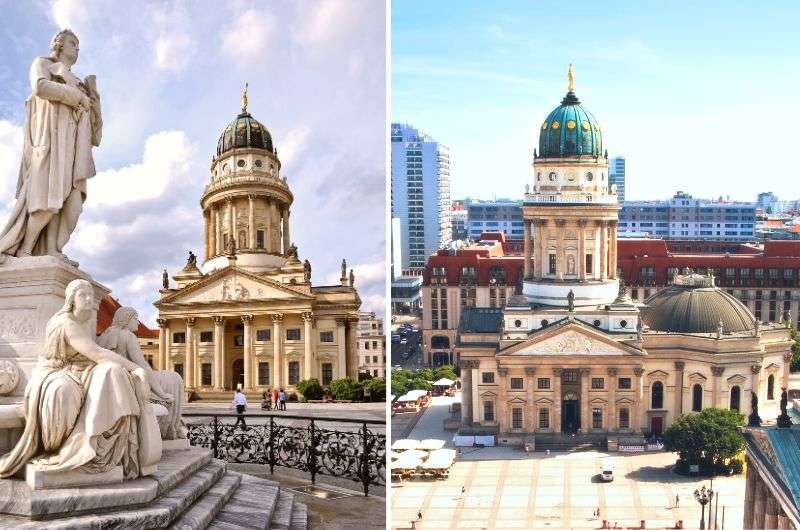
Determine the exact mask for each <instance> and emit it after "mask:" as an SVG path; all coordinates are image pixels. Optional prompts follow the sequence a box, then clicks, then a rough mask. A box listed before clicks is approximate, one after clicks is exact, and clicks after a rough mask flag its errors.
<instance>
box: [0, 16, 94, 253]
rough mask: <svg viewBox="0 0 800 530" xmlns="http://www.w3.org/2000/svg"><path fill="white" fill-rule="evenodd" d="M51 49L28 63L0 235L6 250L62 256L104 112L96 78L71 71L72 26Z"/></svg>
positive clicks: (83, 195)
mask: <svg viewBox="0 0 800 530" xmlns="http://www.w3.org/2000/svg"><path fill="white" fill-rule="evenodd" d="M51 49H52V55H51V56H48V57H38V58H36V59H35V60H34V61H33V64H32V65H31V68H30V85H31V95H30V97H29V98H28V100H27V101H26V103H25V110H26V112H25V127H24V137H23V152H22V163H21V164H20V170H19V178H18V181H17V190H16V197H17V201H16V204H15V205H14V208H13V210H12V212H11V215H10V216H9V220H8V223H7V225H6V226H5V228H4V229H3V232H2V234H1V235H0V254H4V255H11V256H20V257H23V256H28V255H45V254H49V255H53V256H59V257H61V256H63V254H62V249H63V248H64V245H65V244H66V243H67V241H68V240H69V237H70V235H71V234H72V231H73V230H74V229H75V225H76V224H77V222H78V217H79V215H80V213H81V210H82V208H83V206H82V205H83V201H84V200H85V198H86V179H88V178H90V177H92V176H94V174H95V166H94V161H93V159H92V146H97V145H100V137H101V131H102V118H101V113H100V96H99V94H98V93H97V89H96V86H95V80H94V76H89V77H87V78H86V79H85V80H83V81H81V80H80V79H79V78H78V77H77V76H76V75H75V74H73V73H72V71H71V70H70V68H71V66H72V65H73V64H74V63H75V61H76V60H77V58H78V39H77V37H76V36H75V34H74V33H72V32H71V31H69V30H64V31H62V32H59V33H57V34H56V36H55V37H53V42H52V44H51ZM1 259H2V256H0V260H1Z"/></svg>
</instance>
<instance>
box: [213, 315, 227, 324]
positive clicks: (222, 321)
mask: <svg viewBox="0 0 800 530" xmlns="http://www.w3.org/2000/svg"><path fill="white" fill-rule="evenodd" d="M211 319H212V320H213V321H214V324H216V325H217V326H222V325H223V324H225V317H221V316H219V315H214V316H212V317H211Z"/></svg>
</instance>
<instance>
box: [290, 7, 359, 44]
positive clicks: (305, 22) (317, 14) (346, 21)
mask: <svg viewBox="0 0 800 530" xmlns="http://www.w3.org/2000/svg"><path fill="white" fill-rule="evenodd" d="M358 4H359V3H358V2H355V1H352V0H347V1H344V0H326V1H323V2H313V3H311V4H307V5H305V6H304V7H305V9H302V11H304V13H305V16H303V17H301V18H300V20H301V23H300V25H299V27H298V30H297V32H296V33H295V39H296V40H297V41H299V42H300V43H301V44H304V45H307V46H315V47H319V48H321V47H324V46H327V45H330V44H332V43H334V42H335V41H337V40H339V39H341V38H342V37H345V36H346V35H348V34H349V32H350V31H358V30H357V29H356V27H357V23H358V18H359V17H358V13H359V9H358ZM361 31H363V28H361Z"/></svg>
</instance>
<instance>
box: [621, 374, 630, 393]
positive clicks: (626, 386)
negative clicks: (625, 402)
mask: <svg viewBox="0 0 800 530" xmlns="http://www.w3.org/2000/svg"><path fill="white" fill-rule="evenodd" d="M619 388H621V389H622V390H630V388H631V378H630V377H620V378H619Z"/></svg>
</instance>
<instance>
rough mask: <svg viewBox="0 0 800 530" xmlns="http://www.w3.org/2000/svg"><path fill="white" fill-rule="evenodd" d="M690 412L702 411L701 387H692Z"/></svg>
mask: <svg viewBox="0 0 800 530" xmlns="http://www.w3.org/2000/svg"><path fill="white" fill-rule="evenodd" d="M692 410H693V411H695V412H700V411H701V410H703V387H702V386H700V385H694V386H693V387H692Z"/></svg>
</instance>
